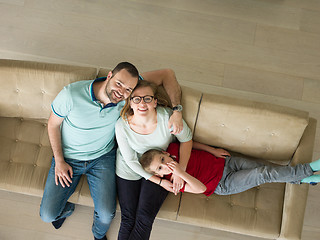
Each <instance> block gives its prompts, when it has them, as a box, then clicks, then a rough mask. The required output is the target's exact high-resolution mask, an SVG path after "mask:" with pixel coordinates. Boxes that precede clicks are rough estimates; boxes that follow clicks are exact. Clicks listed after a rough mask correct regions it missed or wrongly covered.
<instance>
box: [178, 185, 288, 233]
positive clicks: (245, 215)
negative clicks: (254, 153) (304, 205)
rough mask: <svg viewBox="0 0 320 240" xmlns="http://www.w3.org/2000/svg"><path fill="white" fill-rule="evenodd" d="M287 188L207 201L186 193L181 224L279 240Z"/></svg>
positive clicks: (266, 188)
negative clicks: (277, 239)
mask: <svg viewBox="0 0 320 240" xmlns="http://www.w3.org/2000/svg"><path fill="white" fill-rule="evenodd" d="M284 191H285V184H283V183H272V184H269V183H268V184H263V185H261V186H258V187H256V188H253V189H250V190H248V191H245V192H242V193H239V194H234V195H228V196H219V195H215V194H213V195H211V196H210V197H206V196H205V195H203V194H197V195H196V194H190V193H183V194H182V198H181V205H180V210H179V215H178V219H177V220H178V221H179V222H184V223H189V224H193V225H198V226H201V227H208V228H214V229H218V230H223V231H229V232H235V233H240V234H246V235H252V236H257V237H265V238H271V239H276V238H277V237H278V236H279V234H280V229H281V219H282V209H283V199H284Z"/></svg>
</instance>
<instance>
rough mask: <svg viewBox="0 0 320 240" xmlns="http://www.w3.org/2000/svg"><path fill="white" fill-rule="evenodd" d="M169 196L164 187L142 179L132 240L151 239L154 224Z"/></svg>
mask: <svg viewBox="0 0 320 240" xmlns="http://www.w3.org/2000/svg"><path fill="white" fill-rule="evenodd" d="M167 195H168V192H167V191H166V190H165V189H164V188H163V187H161V186H159V185H157V184H155V183H153V182H150V181H148V180H145V179H142V183H141V192H140V199H139V204H138V209H137V215H136V221H135V226H134V229H133V230H132V232H131V235H130V238H129V239H130V240H147V239H149V238H150V234H151V230H152V224H153V222H154V219H155V218H156V216H157V213H158V212H159V210H160V207H161V205H162V203H163V202H164V200H165V199H166V197H167Z"/></svg>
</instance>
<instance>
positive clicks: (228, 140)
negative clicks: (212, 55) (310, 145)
mask: <svg viewBox="0 0 320 240" xmlns="http://www.w3.org/2000/svg"><path fill="white" fill-rule="evenodd" d="M307 125H308V113H307V112H304V111H299V110H295V109H291V108H288V107H282V106H277V105H273V104H268V103H260V102H254V101H249V100H241V99H236V98H231V97H226V96H219V95H213V94H204V95H203V98H202V102H201V105H200V111H199V115H198V119H197V124H196V127H195V130H194V139H195V140H196V141H199V142H202V143H206V144H210V145H213V146H217V147H221V148H225V149H228V150H230V151H234V152H239V153H242V154H245V155H248V156H252V157H257V158H262V159H268V160H274V161H279V163H280V162H282V161H283V163H285V161H288V160H290V159H291V157H292V156H293V154H294V152H295V150H296V148H297V146H298V144H299V141H300V139H301V137H302V134H303V132H304V130H305V128H306V126H307Z"/></svg>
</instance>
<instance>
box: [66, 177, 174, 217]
mask: <svg viewBox="0 0 320 240" xmlns="http://www.w3.org/2000/svg"><path fill="white" fill-rule="evenodd" d="M82 180H83V182H81V183H79V185H81V190H80V192H79V199H78V200H77V201H72V199H71V200H70V201H71V202H74V203H78V204H81V205H86V206H91V207H93V200H92V197H91V195H90V190H89V185H88V182H87V178H86V176H83V178H82ZM179 204H180V194H178V195H177V196H176V195H174V194H172V193H169V194H168V196H167V198H166V200H165V201H164V203H163V204H162V206H161V209H160V211H159V213H158V215H157V218H161V219H166V220H172V221H174V220H176V219H177V214H178V209H179ZM117 210H118V211H120V206H119V203H117Z"/></svg>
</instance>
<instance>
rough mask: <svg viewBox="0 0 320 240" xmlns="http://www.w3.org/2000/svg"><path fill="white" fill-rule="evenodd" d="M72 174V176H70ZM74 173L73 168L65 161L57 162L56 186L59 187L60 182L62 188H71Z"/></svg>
mask: <svg viewBox="0 0 320 240" xmlns="http://www.w3.org/2000/svg"><path fill="white" fill-rule="evenodd" d="M69 174H70V175H69ZM72 176H73V171H72V167H71V166H70V165H69V164H68V163H66V162H65V161H61V162H56V167H55V182H56V185H57V186H58V185H59V182H60V184H61V186H62V187H65V186H66V185H67V186H68V187H70V183H72V180H71V178H72Z"/></svg>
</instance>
